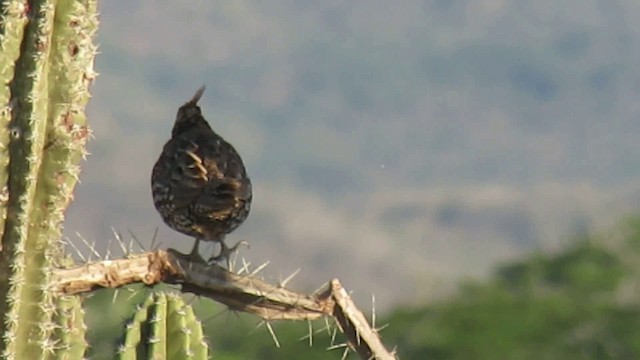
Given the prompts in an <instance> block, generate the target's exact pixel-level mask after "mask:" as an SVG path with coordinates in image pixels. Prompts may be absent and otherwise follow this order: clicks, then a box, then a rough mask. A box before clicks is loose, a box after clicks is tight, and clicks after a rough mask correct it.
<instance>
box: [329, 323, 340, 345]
mask: <svg viewBox="0 0 640 360" xmlns="http://www.w3.org/2000/svg"><path fill="white" fill-rule="evenodd" d="M337 334H338V328H337V327H334V328H333V331H332V332H331V342H330V344H331V345H332V346H335V345H333V344H335V343H336V335H337Z"/></svg>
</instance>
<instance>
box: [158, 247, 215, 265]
mask: <svg viewBox="0 0 640 360" xmlns="http://www.w3.org/2000/svg"><path fill="white" fill-rule="evenodd" d="M167 251H168V252H170V253H171V254H173V255H174V256H177V257H179V258H181V259H184V260H187V261H190V262H197V263H203V264H206V263H207V262H206V261H204V259H203V258H202V256H200V254H198V253H197V252H195V253H194V252H191V253H189V254H185V253H181V252H180V251H178V250H176V249H171V248H169V249H167Z"/></svg>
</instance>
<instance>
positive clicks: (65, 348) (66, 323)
mask: <svg viewBox="0 0 640 360" xmlns="http://www.w3.org/2000/svg"><path fill="white" fill-rule="evenodd" d="M56 309H57V310H56V313H55V316H54V322H55V324H56V327H55V331H54V334H53V338H54V339H56V341H57V344H56V350H55V354H54V356H52V357H51V358H53V359H59V360H73V359H82V358H83V356H84V354H85V351H86V350H87V342H86V340H85V333H86V331H87V328H86V326H85V324H84V321H83V319H84V310H83V309H82V302H81V301H80V297H77V296H63V297H59V298H58V299H57V306H56Z"/></svg>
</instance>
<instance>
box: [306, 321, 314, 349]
mask: <svg viewBox="0 0 640 360" xmlns="http://www.w3.org/2000/svg"><path fill="white" fill-rule="evenodd" d="M307 324H308V328H309V347H312V346H313V324H312V323H311V321H309V320H307Z"/></svg>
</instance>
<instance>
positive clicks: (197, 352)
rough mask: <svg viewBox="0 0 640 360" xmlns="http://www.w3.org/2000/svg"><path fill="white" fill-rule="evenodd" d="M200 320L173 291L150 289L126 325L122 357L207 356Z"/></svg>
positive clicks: (202, 357) (120, 355) (165, 357)
mask: <svg viewBox="0 0 640 360" xmlns="http://www.w3.org/2000/svg"><path fill="white" fill-rule="evenodd" d="M207 356H208V347H207V344H206V343H205V341H204V336H203V332H202V324H201V323H200V322H199V321H198V320H197V319H196V317H195V315H194V314H193V309H192V308H191V306H190V305H187V304H185V302H184V301H183V300H182V299H181V298H180V297H179V296H176V295H170V294H164V293H152V294H150V295H149V297H148V298H147V299H146V300H145V302H144V303H143V304H141V306H140V307H139V308H138V310H137V311H136V312H135V314H134V315H133V318H132V320H131V322H130V323H129V324H128V325H127V329H126V332H125V339H124V343H123V345H122V346H121V347H120V350H119V358H120V359H121V360H136V359H194V360H198V359H207Z"/></svg>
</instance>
